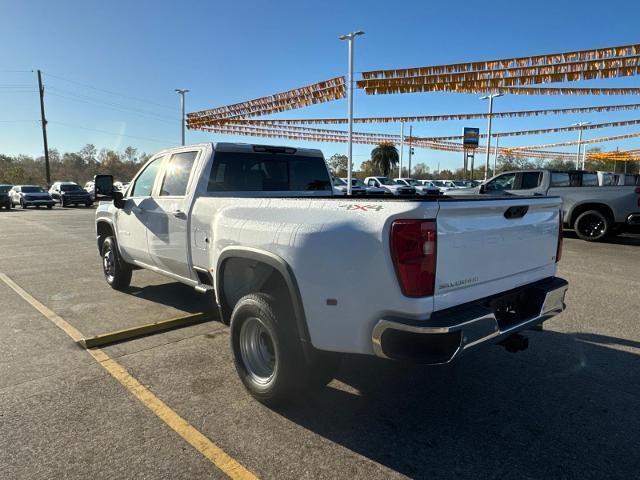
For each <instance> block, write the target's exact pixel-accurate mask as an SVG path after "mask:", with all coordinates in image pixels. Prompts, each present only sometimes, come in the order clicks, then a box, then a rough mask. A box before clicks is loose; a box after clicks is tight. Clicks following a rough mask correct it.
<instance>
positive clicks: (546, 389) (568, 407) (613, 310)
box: [0, 207, 640, 479]
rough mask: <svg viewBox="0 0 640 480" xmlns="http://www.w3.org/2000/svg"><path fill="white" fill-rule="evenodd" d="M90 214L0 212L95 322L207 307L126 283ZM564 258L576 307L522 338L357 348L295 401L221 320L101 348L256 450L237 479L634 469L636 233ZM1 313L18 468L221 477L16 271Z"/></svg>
mask: <svg viewBox="0 0 640 480" xmlns="http://www.w3.org/2000/svg"><path fill="white" fill-rule="evenodd" d="M93 214H94V211H93V209H85V208H67V209H61V208H58V207H56V208H54V209H53V210H51V211H47V210H34V209H29V210H26V211H24V210H20V209H16V210H13V211H10V212H8V211H0V273H2V274H5V275H6V276H7V277H8V278H9V279H11V280H12V281H13V282H15V284H16V285H18V286H19V287H21V288H22V289H24V291H25V292H27V293H28V295H30V296H31V297H33V298H34V299H35V300H36V301H37V302H40V303H41V304H42V305H44V306H46V307H47V308H48V309H50V310H51V311H52V312H54V313H55V314H57V315H58V316H59V317H60V318H61V319H63V320H64V321H66V322H68V324H70V325H71V326H73V327H74V328H75V329H77V330H79V331H80V332H81V333H82V334H83V335H86V336H91V335H96V334H100V333H104V332H108V331H113V330H117V329H121V328H128V327H132V326H136V325H141V324H145V323H149V322H154V321H158V320H163V319H167V318H172V317H175V316H179V315H184V314H188V313H196V312H202V311H205V310H207V309H209V308H210V301H209V300H207V298H205V297H204V296H202V295H199V294H197V293H195V292H194V291H193V290H191V289H190V288H188V287H186V286H183V285H180V284H177V283H174V282H172V281H169V280H167V279H165V278H163V277H160V276H157V275H155V274H152V273H150V272H146V271H137V272H135V273H134V276H133V282H132V286H131V288H130V289H129V290H128V291H127V292H126V293H121V292H116V291H113V290H111V289H110V288H109V287H108V286H107V284H106V283H105V282H104V280H103V277H102V272H101V268H100V261H99V258H98V256H97V251H96V246H95V234H94V226H93ZM560 276H562V277H564V278H566V279H567V280H569V282H570V290H569V293H568V296H567V304H568V310H567V311H566V312H565V313H563V314H562V315H560V316H558V317H556V318H554V319H553V320H552V321H550V322H548V323H547V324H546V329H545V331H543V332H531V333H530V334H528V335H529V338H530V348H529V349H528V350H527V351H525V352H521V353H517V354H510V353H507V352H506V351H504V350H503V349H502V348H500V347H489V348H487V349H482V350H478V351H475V352H472V353H470V354H469V355H467V356H466V357H464V358H463V359H462V360H461V361H460V362H458V363H456V364H454V365H449V366H442V367H437V368H433V367H432V368H422V367H413V368H407V367H403V366H400V365H398V364H395V363H390V362H389V363H387V362H384V361H379V360H377V359H375V358H360V357H349V358H347V359H346V361H345V362H344V364H343V366H342V369H341V371H340V372H339V375H338V378H337V379H336V380H334V381H333V382H332V383H331V384H330V385H329V386H328V387H327V388H325V389H323V390H322V391H320V392H319V393H318V394H317V395H315V396H313V397H311V398H305V399H302V400H301V402H300V403H299V404H298V405H297V406H294V407H289V408H287V409H283V410H280V411H274V410H269V409H267V408H265V407H263V406H262V405H260V404H259V403H257V402H255V401H254V400H253V399H252V398H251V397H250V396H249V395H248V394H247V393H246V392H245V391H244V389H243V388H242V386H241V384H240V382H239V380H238V379H237V376H236V373H235V370H234V368H233V364H232V361H231V356H230V352H229V348H228V331H227V328H226V327H225V326H223V325H222V324H220V323H218V322H215V321H212V322H208V323H203V324H199V325H195V326H190V327H186V328H183V329H179V330H173V331H170V332H165V333H161V334H157V335H153V336H149V337H145V338H140V339H136V340H131V341H128V342H124V343H120V344H117V345H113V346H109V347H105V348H104V349H103V351H104V353H105V354H106V355H107V356H108V358H110V359H112V360H114V361H115V362H117V364H119V365H121V366H122V367H124V369H126V372H128V375H130V376H131V377H132V378H134V379H135V380H137V382H139V383H140V384H141V385H142V386H144V387H146V389H147V390H148V391H149V392H151V393H152V395H153V396H155V397H156V398H158V399H160V400H161V401H162V402H163V403H164V404H165V405H166V407H167V408H168V409H170V410H171V411H172V412H174V413H175V414H177V415H178V416H179V417H180V418H182V419H184V420H186V422H188V423H189V424H190V425H191V427H193V429H195V430H196V431H197V432H199V433H201V434H202V435H204V436H205V437H206V438H207V439H208V441H210V442H211V444H213V445H214V446H215V448H219V449H220V450H221V451H222V452H224V453H225V454H226V455H227V456H228V458H230V459H232V460H233V461H234V462H237V464H239V465H241V466H242V467H244V468H245V469H246V471H245V473H242V472H241V473H242V475H240V474H238V475H237V476H238V477H242V476H244V478H250V477H251V474H253V475H255V476H257V477H260V478H277V479H282V478H296V479H298V478H367V479H375V478H402V477H412V478H429V479H434V478H469V479H471V478H473V479H476V478H500V479H504V478H518V479H523V478H545V479H546V478H576V479H578V478H579V479H587V478H597V479H601V478H625V479H627V478H637V477H638V476H639V475H640V473H639V472H640V455H639V454H638V447H639V446H640V433H639V432H640V236H624V237H620V238H618V239H616V240H615V242H614V243H602V244H589V243H586V242H583V241H581V240H578V239H576V238H575V237H573V236H572V235H571V234H567V236H566V238H565V242H564V254H563V259H562V262H561V268H560ZM0 313H1V315H0V318H1V319H2V321H1V323H0V351H1V352H2V355H0V472H2V474H1V476H2V478H7V479H9V478H11V479H13V478H25V479H35V478H63V477H64V478H82V479H84V478H88V477H91V478H94V479H102V478H108V479H115V478H139V479H142V478H150V479H152V478H153V479H155V478H169V479H178V478H189V479H193V478H225V476H226V475H225V473H224V469H221V468H220V461H218V462H215V461H211V458H208V457H207V456H205V455H203V454H202V453H201V451H200V450H197V449H195V448H193V447H192V446H191V445H190V444H189V443H187V442H186V441H185V439H184V437H183V436H181V435H179V434H178V433H176V431H175V429H172V428H170V426H168V424H167V421H166V420H163V417H162V416H161V415H159V414H158V413H157V412H155V413H154V412H153V411H152V410H150V407H149V406H148V405H145V403H144V402H143V401H140V399H139V398H137V397H135V396H134V395H132V393H131V390H130V389H128V388H125V386H123V383H122V382H121V381H118V380H117V379H116V378H114V376H113V374H111V375H110V373H111V372H109V371H107V370H106V369H105V368H103V366H101V361H97V360H96V358H95V356H94V357H92V356H91V355H89V354H88V353H87V351H85V350H83V349H82V348H81V347H79V346H78V345H76V344H75V343H74V342H73V340H72V339H71V338H70V337H69V336H68V335H67V334H66V333H65V332H64V331H63V330H61V329H60V328H58V327H57V326H56V325H54V324H53V323H52V322H51V321H50V320H49V319H47V318H46V316H45V315H43V314H42V313H41V312H39V311H38V310H36V309H35V308H34V306H33V304H30V303H29V302H27V301H25V299H24V298H23V297H21V296H20V295H18V294H17V293H16V291H15V289H12V288H10V286H9V285H8V284H7V283H6V282H0ZM103 363H104V362H103ZM214 457H215V455H214ZM215 458H218V459H219V458H221V457H215ZM224 458H226V457H223V459H224ZM227 473H228V471H227Z"/></svg>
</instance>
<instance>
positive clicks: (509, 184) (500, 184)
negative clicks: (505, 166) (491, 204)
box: [486, 173, 516, 191]
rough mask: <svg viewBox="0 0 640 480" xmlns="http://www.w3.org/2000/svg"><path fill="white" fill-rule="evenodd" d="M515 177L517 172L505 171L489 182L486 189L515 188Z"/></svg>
mask: <svg viewBox="0 0 640 480" xmlns="http://www.w3.org/2000/svg"><path fill="white" fill-rule="evenodd" d="M515 179H516V174H515V173H505V174H504V175H500V176H499V177H496V178H494V179H493V180H491V181H490V182H489V183H487V186H486V189H487V190H490V191H498V190H513V184H514V182H515Z"/></svg>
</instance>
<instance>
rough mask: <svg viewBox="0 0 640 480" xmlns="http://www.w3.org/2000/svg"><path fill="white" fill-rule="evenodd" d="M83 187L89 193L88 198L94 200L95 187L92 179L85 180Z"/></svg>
mask: <svg viewBox="0 0 640 480" xmlns="http://www.w3.org/2000/svg"><path fill="white" fill-rule="evenodd" d="M84 189H85V191H86V192H88V193H89V198H91V201H92V202H95V201H96V189H95V185H94V183H93V181H90V182H87V183H85V184H84Z"/></svg>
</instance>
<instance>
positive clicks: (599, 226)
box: [574, 210, 611, 242]
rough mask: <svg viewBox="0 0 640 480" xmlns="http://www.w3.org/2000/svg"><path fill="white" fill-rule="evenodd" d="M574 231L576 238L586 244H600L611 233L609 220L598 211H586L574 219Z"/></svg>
mask: <svg viewBox="0 0 640 480" xmlns="http://www.w3.org/2000/svg"><path fill="white" fill-rule="evenodd" d="M574 229H575V231H576V235H577V236H578V238H581V239H582V240H586V241H587V242H600V241H602V240H604V239H605V238H606V237H607V235H609V232H610V231H611V220H609V218H607V216H606V215H605V214H603V213H602V212H601V211H599V210H587V211H586V212H582V213H581V214H580V215H578V218H576V221H575V223H574Z"/></svg>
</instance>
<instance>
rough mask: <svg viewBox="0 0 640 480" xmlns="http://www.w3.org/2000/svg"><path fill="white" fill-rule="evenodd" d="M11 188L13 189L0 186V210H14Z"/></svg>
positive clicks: (7, 186)
mask: <svg viewBox="0 0 640 480" xmlns="http://www.w3.org/2000/svg"><path fill="white" fill-rule="evenodd" d="M11 188H13V185H2V184H0V208H2V207H4V208H6V209H7V210H9V209H10V208H13V204H12V203H11V197H10V196H9V190H11Z"/></svg>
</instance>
